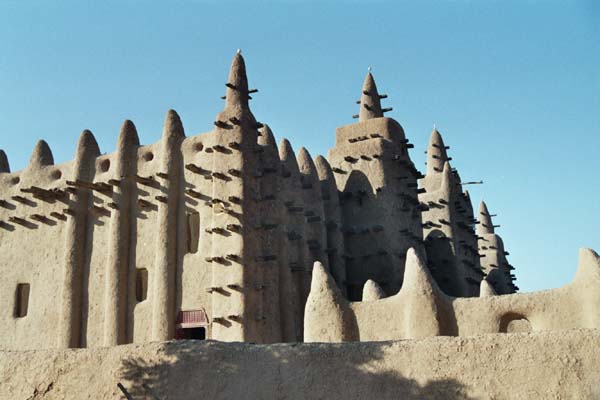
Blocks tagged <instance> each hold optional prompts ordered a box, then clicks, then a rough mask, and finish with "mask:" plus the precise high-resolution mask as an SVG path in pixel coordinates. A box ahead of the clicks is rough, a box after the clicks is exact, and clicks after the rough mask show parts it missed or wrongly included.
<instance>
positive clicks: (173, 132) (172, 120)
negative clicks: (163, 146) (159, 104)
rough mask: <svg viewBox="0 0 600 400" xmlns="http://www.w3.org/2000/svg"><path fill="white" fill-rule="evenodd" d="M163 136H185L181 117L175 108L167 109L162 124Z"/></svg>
mask: <svg viewBox="0 0 600 400" xmlns="http://www.w3.org/2000/svg"><path fill="white" fill-rule="evenodd" d="M163 137H164V138H167V137H173V138H174V137H177V138H183V137H185V134H184V132H183V124H182V123H181V118H179V114H177V112H176V111H175V110H169V111H167V116H166V117H165V123H164V125H163Z"/></svg>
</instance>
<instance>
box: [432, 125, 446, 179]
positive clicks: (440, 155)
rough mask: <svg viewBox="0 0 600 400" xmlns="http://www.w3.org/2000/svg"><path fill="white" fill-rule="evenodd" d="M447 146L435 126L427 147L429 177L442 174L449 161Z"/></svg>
mask: <svg viewBox="0 0 600 400" xmlns="http://www.w3.org/2000/svg"><path fill="white" fill-rule="evenodd" d="M448 160H449V158H448V154H447V153H446V145H445V144H444V140H443V139H442V135H440V132H439V131H438V130H437V129H435V125H434V126H433V131H431V136H430V137H429V144H428V146H427V175H429V174H435V173H440V172H442V169H443V168H444V163H445V162H446V161H448Z"/></svg>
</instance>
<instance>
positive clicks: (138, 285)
mask: <svg viewBox="0 0 600 400" xmlns="http://www.w3.org/2000/svg"><path fill="white" fill-rule="evenodd" d="M147 297H148V270H147V269H146V268H138V270H137V271H136V276H135V299H136V300H137V301H138V302H140V301H144V300H146V298H147Z"/></svg>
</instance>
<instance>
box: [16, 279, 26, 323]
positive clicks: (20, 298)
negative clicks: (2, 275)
mask: <svg viewBox="0 0 600 400" xmlns="http://www.w3.org/2000/svg"><path fill="white" fill-rule="evenodd" d="M15 297H16V301H15V317H16V318H23V317H24V316H26V315H27V310H28V308H29V283H19V284H18V285H17V292H16V296H15Z"/></svg>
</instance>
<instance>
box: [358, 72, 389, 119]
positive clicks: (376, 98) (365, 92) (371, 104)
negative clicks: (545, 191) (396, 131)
mask: <svg viewBox="0 0 600 400" xmlns="http://www.w3.org/2000/svg"><path fill="white" fill-rule="evenodd" d="M385 97H386V96H380V95H379V93H378V92H377V85H376V84H375V79H373V74H371V71H369V72H368V73H367V76H365V81H364V82H363V87H362V94H361V95H360V111H359V113H358V120H359V121H361V122H362V121H366V120H368V119H371V118H381V117H383V113H384V110H382V109H381V99H382V98H385Z"/></svg>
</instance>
